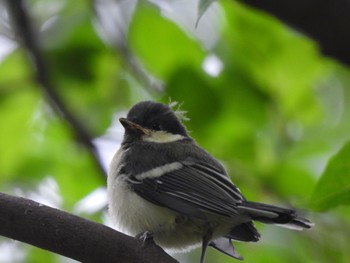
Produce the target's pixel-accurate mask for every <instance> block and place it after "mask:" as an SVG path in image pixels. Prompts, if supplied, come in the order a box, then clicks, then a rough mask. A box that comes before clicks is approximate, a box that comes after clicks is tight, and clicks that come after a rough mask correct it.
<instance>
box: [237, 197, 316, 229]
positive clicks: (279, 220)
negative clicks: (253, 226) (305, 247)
mask: <svg viewBox="0 0 350 263" xmlns="http://www.w3.org/2000/svg"><path fill="white" fill-rule="evenodd" d="M239 210H240V211H241V212H243V213H246V214H248V216H250V217H251V218H252V219H253V220H256V221H259V222H262V223H265V224H275V225H278V226H282V227H286V228H291V229H295V230H303V229H309V228H311V227H312V226H313V223H312V222H310V221H309V220H307V219H305V218H302V217H300V216H299V215H298V214H297V213H296V212H295V210H293V209H288V208H282V207H278V206H273V205H268V204H262V203H256V202H248V201H246V202H243V203H242V204H241V205H240V206H239Z"/></svg>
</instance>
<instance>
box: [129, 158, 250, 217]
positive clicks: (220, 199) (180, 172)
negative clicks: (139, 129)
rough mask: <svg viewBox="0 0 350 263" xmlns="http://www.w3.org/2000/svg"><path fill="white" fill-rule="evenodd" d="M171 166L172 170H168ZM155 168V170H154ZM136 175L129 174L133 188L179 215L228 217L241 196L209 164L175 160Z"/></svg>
mask: <svg viewBox="0 0 350 263" xmlns="http://www.w3.org/2000/svg"><path fill="white" fill-rule="evenodd" d="M170 167H172V169H170ZM156 169H157V170H156ZM156 169H153V170H152V171H147V172H146V173H143V174H139V175H129V176H128V178H129V179H128V180H129V183H130V184H131V185H132V188H133V189H134V191H135V192H136V193H137V194H139V195H140V196H141V197H143V198H144V199H146V200H148V201H149V202H152V203H155V204H157V205H160V206H163V207H167V208H169V209H172V210H174V211H177V212H179V213H181V214H186V215H188V216H192V217H197V218H206V217H207V215H208V213H209V214H219V215H222V216H227V217H231V216H234V215H236V214H237V209H236V207H237V205H239V204H241V203H242V201H243V200H245V199H244V197H243V196H242V194H241V193H240V191H239V190H238V188H237V187H236V186H235V185H234V184H233V183H232V182H231V181H230V179H229V178H228V177H227V175H226V174H224V173H223V171H222V170H221V169H218V168H217V167H215V166H212V165H210V164H208V163H198V162H191V161H188V162H175V163H173V166H171V164H170V165H168V166H166V165H165V166H164V169H162V168H156Z"/></svg>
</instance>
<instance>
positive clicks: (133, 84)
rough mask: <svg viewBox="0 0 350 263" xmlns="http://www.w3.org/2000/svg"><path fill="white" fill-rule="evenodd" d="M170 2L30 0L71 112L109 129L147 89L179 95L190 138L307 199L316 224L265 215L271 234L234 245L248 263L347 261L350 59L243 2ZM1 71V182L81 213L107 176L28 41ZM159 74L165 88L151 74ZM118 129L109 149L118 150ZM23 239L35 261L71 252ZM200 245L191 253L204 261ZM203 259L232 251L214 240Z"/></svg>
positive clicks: (285, 199) (247, 182) (265, 229)
mask: <svg viewBox="0 0 350 263" xmlns="http://www.w3.org/2000/svg"><path fill="white" fill-rule="evenodd" d="M126 2H129V4H127V3H126ZM162 2H163V1H149V2H146V1H138V2H137V1H104V4H103V1H95V5H94V7H93V8H94V12H93V11H92V10H91V6H90V5H88V4H87V3H84V4H83V2H81V3H78V2H76V1H58V0H54V1H43V0H37V1H28V8H29V10H30V11H31V14H32V18H33V19H34V21H35V25H36V26H37V27H38V28H40V29H41V30H40V34H39V37H40V40H41V45H42V48H43V51H44V53H45V56H46V58H47V60H48V62H49V65H50V70H51V72H52V78H53V81H54V83H55V84H56V86H57V87H58V88H59V90H58V92H59V94H60V96H62V98H63V99H64V100H65V101H66V103H67V104H68V105H69V109H70V110H71V111H72V112H73V114H74V115H75V117H76V118H78V119H79V120H80V121H81V122H82V123H83V124H84V127H86V129H87V130H88V131H89V132H90V133H91V134H93V135H94V137H95V138H98V137H100V136H102V137H100V138H104V139H106V138H109V133H107V135H104V136H103V134H104V133H105V132H107V128H108V127H109V126H110V125H112V126H114V127H115V126H116V125H118V124H115V121H114V114H117V115H122V114H124V111H126V110H127V109H128V108H130V107H131V106H132V105H133V104H134V103H135V102H137V101H139V100H142V99H154V100H158V101H162V102H165V103H167V102H168V101H169V98H170V99H171V100H175V101H179V102H180V103H183V104H182V105H181V108H182V109H183V110H186V111H188V113H187V116H188V117H189V118H190V121H189V122H186V123H185V124H186V126H187V127H188V129H189V130H190V131H191V136H193V137H194V138H195V139H196V140H197V142H198V143H199V144H200V145H201V146H203V147H204V148H206V149H207V150H208V151H209V152H210V153H212V154H213V155H215V156H216V157H218V158H219V159H220V160H222V162H223V163H224V164H225V166H226V167H227V169H228V170H229V172H230V175H231V178H232V180H233V181H234V182H235V183H236V184H237V185H238V186H239V187H240V189H241V190H242V192H243V193H244V194H245V195H246V197H247V198H248V199H251V200H257V201H264V202H269V203H275V204H284V205H287V206H289V205H290V206H295V207H300V208H302V209H305V210H310V212H308V213H306V214H307V216H308V217H310V218H311V219H312V220H313V221H314V222H315V223H316V225H315V227H314V229H312V230H310V231H307V232H303V233H299V232H291V231H287V230H284V229H279V228H276V227H272V226H263V225H258V228H259V230H260V231H261V233H262V235H263V238H262V241H261V242H259V243H257V244H245V243H239V244H237V248H238V251H239V253H241V254H242V255H243V256H244V257H245V262H255V263H260V262H261V263H264V262H286V263H287V262H345V261H344V260H345V259H347V258H349V257H350V252H349V250H348V249H346V248H347V246H348V244H350V238H349V236H350V235H349V233H350V232H349V231H350V220H349V219H348V218H350V217H349V215H350V210H349V209H348V208H349V207H348V206H349V204H350V192H349V182H350V176H349V174H350V172H349V170H350V167H349V162H348V160H349V158H350V151H349V147H350V142H349V134H350V133H349V131H350V122H349V121H348V119H349V115H350V103H349V101H350V90H349V89H348V88H347V86H348V85H349V83H350V78H349V76H350V75H349V71H348V69H344V68H342V67H341V66H340V65H338V64H337V63H336V62H334V61H330V60H328V59H326V58H325V57H323V56H322V55H320V54H319V51H318V48H317V44H316V43H314V42H312V41H311V40H309V39H308V38H306V37H305V36H303V35H301V34H300V33H298V32H295V31H293V30H292V29H291V28H288V27H286V26H285V25H282V24H281V23H280V22H279V21H277V20H276V19H274V18H272V17H270V16H269V15H267V14H265V13H261V12H258V11H257V10H252V9H249V8H247V7H245V6H243V5H242V4H239V3H236V2H234V1H223V2H220V3H216V2H213V1H200V5H199V6H198V7H197V5H196V3H197V1H188V4H185V3H184V2H183V1H182V2H181V1H172V4H170V3H169V5H163V4H162ZM180 2H181V3H180ZM193 3H195V4H193ZM187 5H188V6H187ZM134 8H135V9H134ZM40 10H50V11H49V12H40ZM101 10H102V11H101ZM169 10H170V11H169ZM171 10H172V11H171ZM108 12H109V13H108ZM118 12H119V13H118ZM96 13H98V14H99V16H96V15H95V14H96ZM110 14H114V16H108V15H110ZM128 15H129V16H128ZM101 16H102V18H103V19H104V20H106V19H107V21H109V22H110V24H109V26H108V23H107V24H106V23H102V22H101V19H102V18H101ZM117 18H118V19H119V20H118V19H117ZM120 19H124V20H120ZM1 21H2V24H0V26H1V27H4V28H5V27H6V25H5V24H4V19H3V20H1ZM129 22H130V23H129ZM197 22H198V23H197ZM196 23H197V25H196ZM116 28H117V29H120V30H119V31H118V32H116V31H115V30H116ZM0 31H1V32H3V30H0ZM0 72H1V74H0V119H1V127H2V128H1V129H0V167H1V169H0V183H1V184H0V190H1V191H5V192H8V193H16V194H22V195H27V196H29V197H33V198H34V197H39V198H40V201H45V202H47V203H50V204H51V205H54V206H57V207H60V208H62V209H65V210H67V211H71V212H75V213H78V212H77V211H78V210H77V209H76V208H77V203H78V202H79V201H81V200H82V199H83V198H84V197H86V196H88V195H89V194H90V193H91V192H93V191H94V190H95V189H98V188H100V187H104V186H105V180H104V178H102V177H101V175H100V174H99V170H98V169H97V167H96V166H95V163H94V162H93V161H92V159H91V156H90V155H89V154H88V152H87V150H86V148H84V146H83V145H80V144H78V143H77V142H76V139H75V138H74V137H73V135H72V134H73V133H72V131H71V129H70V128H69V126H68V125H67V123H66V122H65V120H64V119H62V118H61V117H59V116H57V115H56V114H55V113H54V112H53V111H52V109H51V108H50V106H49V105H48V103H47V100H46V97H45V95H44V94H43V93H42V92H41V91H40V89H39V88H38V86H37V84H36V82H35V80H34V78H33V73H34V71H33V69H32V68H31V64H30V62H29V60H28V57H26V55H25V53H24V52H23V50H22V49H19V48H16V49H15V50H14V51H13V52H11V53H10V54H8V55H7V56H6V57H5V58H4V59H3V61H1V64H0ZM145 76H146V77H145ZM147 80H154V82H152V81H147ZM157 81H161V82H162V83H163V86H164V90H162V91H158V90H157V89H156V88H155V86H153V85H152V83H155V82H157ZM157 83H158V82H157ZM117 135H119V134H117ZM120 139H121V137H120V136H119V137H118V138H117V140H116V141H114V142H112V143H111V144H110V145H109V146H108V147H110V148H111V149H113V150H112V151H114V150H116V149H117V147H118V141H119V140H120ZM97 146H98V147H101V145H100V144H97ZM108 149H109V148H108ZM108 149H107V148H106V146H103V147H101V149H100V150H101V152H108ZM106 162H107V163H108V160H106ZM101 178H102V180H101ZM48 182H49V183H48ZM43 188H44V189H45V188H48V189H49V190H46V191H44V190H43ZM89 200H90V199H89ZM92 203H93V202H91V206H93V205H94V204H92ZM87 210H88V209H87ZM87 210H84V211H85V214H84V216H86V217H90V218H93V219H94V220H97V221H100V222H102V221H103V220H104V213H105V206H104V205H103V204H102V205H100V207H99V209H97V210H98V211H97V212H96V209H95V210H94V212H93V213H88V212H86V211H87ZM79 211H80V210H79ZM320 211H322V212H320ZM335 244H336V245H335ZM0 249H1V246H0ZM19 249H24V248H23V247H20V248H19ZM24 250H25V252H26V253H27V259H26V260H24V261H25V262H36V259H39V258H43V257H45V262H61V261H62V258H59V257H58V256H57V257H56V256H48V252H42V251H40V250H38V249H33V248H31V249H24ZM43 253H44V254H43ZM198 253H199V252H198V251H194V252H193V253H191V254H190V255H189V256H188V255H184V256H181V257H186V258H187V260H188V262H196V260H197V259H198ZM0 260H1V257H0ZM207 261H208V262H212V261H215V262H233V260H232V259H230V258H228V257H226V256H224V255H219V254H218V253H217V252H213V251H211V250H210V251H209V252H208V258H207ZM0 262H2V261H0ZM3 262H7V261H3Z"/></svg>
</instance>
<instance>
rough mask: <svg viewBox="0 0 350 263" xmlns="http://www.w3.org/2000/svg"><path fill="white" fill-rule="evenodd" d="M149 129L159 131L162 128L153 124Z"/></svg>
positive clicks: (157, 124)
mask: <svg viewBox="0 0 350 263" xmlns="http://www.w3.org/2000/svg"><path fill="white" fill-rule="evenodd" d="M151 128H152V130H155V131H160V130H161V129H162V126H161V125H160V124H159V123H153V124H152V127H151Z"/></svg>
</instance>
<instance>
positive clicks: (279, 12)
mask: <svg viewBox="0 0 350 263" xmlns="http://www.w3.org/2000/svg"><path fill="white" fill-rule="evenodd" d="M241 2H243V3H246V4H249V5H251V6H254V7H257V8H260V9H262V10H264V11H267V12H269V13H271V14H272V15H274V16H276V17H277V18H279V19H280V20H282V21H283V22H285V23H286V24H288V25H290V26H293V27H294V28H296V29H298V30H300V31H301V32H303V33H305V34H306V35H308V36H310V37H311V38H313V39H314V40H316V41H317V42H318V43H319V45H320V48H321V50H322V52H323V53H324V54H325V55H327V56H331V57H333V58H336V59H338V60H339V61H341V62H342V63H344V64H347V65H348V66H349V65H350V48H349V47H350V34H349V25H350V15H349V14H350V1H349V0H327V1H326V0H284V1H281V0H242V1H241Z"/></svg>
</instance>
